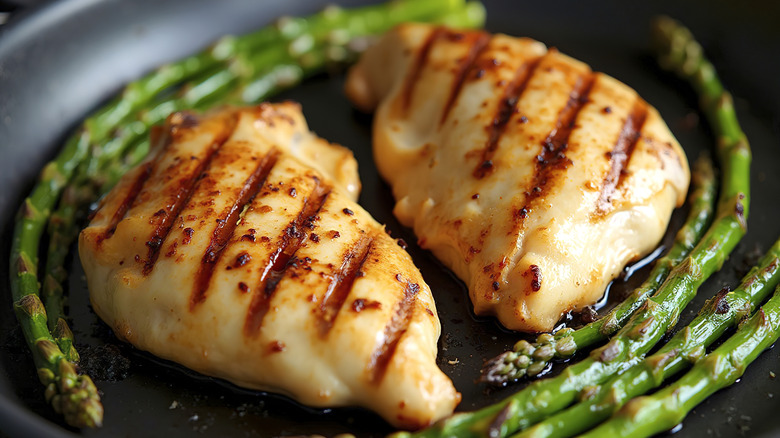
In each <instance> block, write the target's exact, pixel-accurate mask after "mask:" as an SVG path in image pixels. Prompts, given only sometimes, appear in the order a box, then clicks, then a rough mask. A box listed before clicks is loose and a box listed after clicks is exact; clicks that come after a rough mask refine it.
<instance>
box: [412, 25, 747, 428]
mask: <svg viewBox="0 0 780 438" xmlns="http://www.w3.org/2000/svg"><path fill="white" fill-rule="evenodd" d="M656 38H657V41H658V46H659V50H660V51H661V53H662V55H661V56H662V58H663V59H664V62H665V63H666V65H667V66H668V67H670V68H672V69H674V70H676V71H678V73H680V74H682V75H684V77H686V78H688V79H689V80H690V81H691V82H692V84H693V85H694V87H695V88H696V90H697V92H699V93H700V96H701V104H702V107H703V109H704V112H705V114H706V115H707V118H708V120H709V122H710V125H711V126H712V128H713V130H714V131H715V134H716V137H717V154H718V158H719V162H720V166H721V193H720V196H719V200H718V208H717V214H716V218H715V221H714V222H713V224H712V225H711V226H710V228H709V230H707V233H706V234H705V235H704V237H703V238H702V240H701V241H700V242H699V243H698V244H697V245H696V247H695V248H694V249H693V251H691V253H690V254H689V255H688V257H686V258H685V259H684V260H683V262H682V263H680V264H679V265H677V266H676V267H675V268H674V269H673V270H672V272H671V273H670V274H669V276H668V277H667V279H666V280H665V281H664V283H663V284H662V285H661V287H660V288H659V289H658V291H657V292H656V293H655V294H654V295H653V296H652V297H650V298H649V299H648V300H647V301H646V302H645V304H644V305H643V306H642V308H641V309H640V310H639V311H638V312H637V313H636V314H634V315H633V316H632V317H631V319H630V321H629V322H628V324H627V325H626V326H625V327H623V328H622V329H621V330H620V331H618V332H617V333H616V334H615V335H614V336H613V337H612V339H611V340H610V341H609V342H608V343H607V344H606V345H605V346H603V347H601V348H599V349H597V350H594V351H593V352H592V353H591V355H590V357H588V358H587V359H585V360H583V361H581V362H579V363H576V364H574V365H570V366H569V367H568V368H566V369H565V370H563V372H562V373H561V374H560V375H558V376H556V377H553V378H550V379H545V380H539V381H536V382H534V383H532V384H531V385H529V386H528V387H526V388H525V389H524V390H522V391H519V392H517V393H516V394H514V395H512V396H510V397H508V398H507V399H505V400H504V401H502V402H499V403H497V404H495V405H492V406H488V407H486V408H483V409H480V410H478V411H475V412H471V413H461V414H456V415H454V416H452V417H450V418H449V419H445V420H442V421H440V422H439V423H437V424H435V425H433V426H432V427H430V428H428V429H425V430H423V431H420V432H418V433H417V434H414V435H409V434H400V436H424V437H438V436H453V437H454V436H457V437H466V436H474V437H476V436H480V435H489V436H490V437H503V436H507V435H508V434H511V433H514V432H516V431H518V430H520V429H524V428H527V427H529V426H531V425H533V424H535V423H537V422H539V421H541V420H543V419H544V418H546V417H547V416H550V415H552V414H554V413H556V412H558V411H560V410H562V409H564V408H566V407H567V406H569V405H570V404H572V403H573V402H574V401H575V400H576V397H577V394H578V393H579V392H580V391H582V390H583V389H585V388H587V387H589V386H593V385H598V384H600V383H603V382H604V381H606V380H607V379H608V378H610V377H611V376H613V375H615V374H618V373H620V372H622V371H624V370H626V369H628V368H630V367H631V366H632V365H634V364H636V363H638V362H639V361H640V360H641V358H642V357H643V356H644V355H645V354H646V353H647V352H648V351H649V350H650V349H651V348H652V347H653V346H654V345H655V344H656V343H657V342H658V341H659V340H660V338H661V336H663V334H664V333H665V332H666V331H667V330H669V329H670V328H671V327H674V325H675V324H676V323H677V320H678V318H679V315H680V313H681V312H682V309H684V308H685V306H686V305H687V304H688V303H689V302H690V300H691V299H693V297H694V296H695V294H696V290H697V289H698V287H699V286H700V285H701V284H702V283H703V282H704V281H705V280H706V279H707V278H708V277H709V276H710V275H712V273H713V272H715V271H716V270H718V269H720V267H721V266H722V265H723V262H724V261H725V260H726V258H727V257H728V255H729V254H730V253H731V251H732V250H733V249H734V247H735V246H736V244H737V243H738V242H739V240H740V239H741V238H742V236H743V235H744V234H745V231H746V227H747V224H746V220H747V214H748V210H749V208H748V207H749V201H750V196H749V183H750V181H749V179H750V178H749V176H750V147H749V145H748V142H747V138H746V137H745V135H744V133H743V132H742V129H741V128H740V126H739V122H738V121H737V118H736V114H735V112H734V107H733V105H732V102H731V98H730V96H729V94H728V93H727V92H726V91H725V90H724V89H723V86H722V84H721V83H720V80H719V79H718V77H717V75H716V74H715V71H714V68H713V67H712V65H711V64H710V63H709V62H708V61H707V60H705V59H704V58H703V55H702V51H701V48H700V47H699V46H698V44H697V43H696V42H695V41H694V40H693V39H692V37H691V36H690V32H688V31H687V30H685V29H684V28H682V27H678V26H677V25H676V23H674V22H671V21H669V20H668V19H666V20H661V21H659V22H658V23H657V24H656ZM691 47H698V48H699V49H698V50H695V49H692V48H691Z"/></svg>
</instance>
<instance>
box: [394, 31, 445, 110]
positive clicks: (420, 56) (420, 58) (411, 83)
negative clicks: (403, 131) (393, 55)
mask: <svg viewBox="0 0 780 438" xmlns="http://www.w3.org/2000/svg"><path fill="white" fill-rule="evenodd" d="M445 32H446V30H445V29H444V28H443V27H437V28H436V29H434V30H433V31H432V32H431V33H430V34H428V37H427V38H426V39H425V42H424V43H423V45H422V47H420V51H419V52H418V53H417V58H416V59H415V61H414V65H413V66H412V69H411V70H410V71H409V75H408V76H407V77H406V81H405V82H404V90H403V95H402V96H403V101H402V103H403V110H404V113H406V112H407V111H408V110H409V105H410V104H411V102H412V93H413V92H414V87H415V85H417V81H418V80H419V79H420V74H422V70H423V67H425V64H426V63H427V62H428V56H429V55H430V52H431V47H433V43H434V42H435V41H436V40H437V39H439V37H440V36H441V35H443V34H444V33H445Z"/></svg>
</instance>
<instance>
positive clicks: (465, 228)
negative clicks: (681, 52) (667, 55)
mask: <svg viewBox="0 0 780 438" xmlns="http://www.w3.org/2000/svg"><path fill="white" fill-rule="evenodd" d="M346 89H347V94H348V96H349V97H350V98H351V99H352V100H353V102H354V103H355V104H356V105H357V106H358V107H360V108H362V109H364V110H369V111H370V110H374V109H376V114H375V117H374V131H373V143H374V157H375V160H376V164H377V167H378V168H379V171H380V173H381V174H382V176H383V177H384V178H385V179H386V180H387V181H388V182H389V183H390V185H391V186H392V190H393V194H394V196H395V197H396V200H397V203H396V206H395V214H396V216H397V217H398V219H399V220H400V221H401V222H402V223H403V224H404V225H407V226H409V227H413V228H414V231H415V233H416V234H417V236H418V239H419V244H420V245H421V246H422V247H424V248H427V249H430V250H431V251H432V252H433V253H434V254H435V255H436V256H437V257H438V258H439V259H441V260H442V261H443V262H444V263H445V264H446V265H447V266H449V267H450V268H451V269H452V270H453V271H455V273H456V274H457V275H458V276H459V277H460V278H461V279H463V280H464V281H465V282H466V283H467V285H468V288H469V292H470V295H471V299H472V302H473V304H474V309H475V311H476V313H477V314H495V315H497V316H498V318H499V319H500V321H501V322H502V323H503V324H504V325H505V326H506V327H508V328H510V329H516V330H523V331H531V332H540V331H548V330H551V329H552V328H553V327H554V325H555V324H556V322H557V321H558V320H559V318H560V317H561V316H562V315H563V314H564V313H565V312H567V311H570V310H574V309H579V308H581V307H583V306H585V305H588V304H591V303H593V302H595V301H596V300H597V299H598V298H599V297H601V296H602V294H603V293H604V289H605V287H606V285H607V284H608V283H609V281H611V280H612V279H613V278H614V277H615V276H616V275H617V274H618V273H619V272H620V271H621V269H622V268H623V266H624V265H625V264H626V263H627V262H629V261H631V260H634V259H637V258H638V257H640V256H642V255H644V254H646V253H648V252H649V251H650V250H651V249H652V248H654V247H655V246H656V245H657V244H658V242H659V240H660V239H661V237H662V236H663V233H664V231H665V229H666V227H667V225H668V221H669V217H670V214H671V212H672V210H673V208H674V206H675V205H680V204H681V203H682V202H683V201H684V197H685V193H686V191H687V187H688V183H689V179H690V174H689V169H688V163H687V160H686V157H685V154H684V153H683V151H682V149H681V148H680V145H679V144H678V143H677V141H676V140H675V138H674V137H673V136H672V134H671V133H670V132H669V129H668V128H667V126H666V125H665V124H664V122H663V121H662V120H661V118H660V116H659V115H658V112H657V111H656V110H655V109H654V108H652V107H651V106H650V105H648V104H647V103H646V102H645V101H644V100H642V99H641V98H640V97H639V96H638V95H637V93H636V92H635V91H634V90H632V89H630V88H629V87H628V86H626V85H624V84H622V83H620V82H618V81H617V80H615V79H613V78H611V77H609V76H607V75H605V74H603V73H595V72H593V71H591V69H590V68H589V67H588V66H587V65H586V64H584V63H582V62H579V61H577V60H574V59H572V58H570V57H568V56H565V55H563V54H561V53H559V52H558V51H557V50H555V49H549V50H548V49H547V48H546V47H545V46H544V45H543V44H542V43H540V42H538V41H534V40H531V39H528V38H513V37H509V36H506V35H492V36H491V35H489V34H487V33H484V32H479V31H464V32H461V31H453V30H449V29H446V28H442V27H434V26H431V25H418V24H409V25H402V26H400V27H398V28H396V29H395V30H393V31H391V32H389V33H388V34H387V35H385V36H384V37H383V38H382V39H381V40H380V41H379V42H378V43H377V44H376V45H375V46H374V47H372V48H370V49H369V50H368V51H367V52H366V53H365V54H364V55H363V57H362V58H361V60H360V61H359V63H358V64H357V65H356V66H355V67H353V69H352V70H351V72H350V74H349V77H348V80H347V85H346Z"/></svg>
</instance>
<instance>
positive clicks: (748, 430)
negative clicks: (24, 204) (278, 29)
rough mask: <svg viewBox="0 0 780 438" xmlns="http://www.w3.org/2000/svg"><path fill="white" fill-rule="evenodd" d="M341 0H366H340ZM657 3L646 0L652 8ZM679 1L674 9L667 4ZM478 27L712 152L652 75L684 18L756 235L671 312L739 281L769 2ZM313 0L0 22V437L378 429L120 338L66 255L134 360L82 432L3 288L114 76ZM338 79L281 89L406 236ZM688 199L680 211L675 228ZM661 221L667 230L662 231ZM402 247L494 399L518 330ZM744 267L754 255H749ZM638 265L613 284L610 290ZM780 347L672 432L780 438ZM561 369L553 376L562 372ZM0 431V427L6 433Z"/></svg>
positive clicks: (477, 389) (777, 94)
mask: <svg viewBox="0 0 780 438" xmlns="http://www.w3.org/2000/svg"><path fill="white" fill-rule="evenodd" d="M340 3H342V4H344V5H346V6H351V5H356V4H358V3H361V2H360V1H349V0H345V1H343V2H340ZM651 3H652V4H651ZM677 3H680V4H677ZM485 4H486V7H487V11H488V21H487V25H486V27H487V28H488V29H489V30H491V31H494V32H504V33H508V34H512V35H518V36H530V37H533V38H536V39H539V40H541V41H543V42H545V43H547V44H548V45H549V46H556V47H558V48H559V50H561V51H562V52H564V53H566V54H569V55H572V56H574V57H576V58H579V59H581V60H583V61H585V62H587V63H589V64H591V66H593V68H594V69H595V70H599V71H604V72H606V73H608V74H610V75H612V76H615V77H617V78H618V79H620V80H622V81H623V82H626V83H627V84H629V85H630V86H632V87H634V88H635V89H637V91H638V92H639V93H640V95H642V96H643V97H644V98H645V99H646V100H647V101H648V102H650V103H651V104H652V105H654V106H656V107H657V108H658V109H659V111H660V112H661V114H662V116H663V117H664V118H665V120H666V121H667V123H668V124H669V125H670V127H671V129H672V131H673V132H674V133H675V135H676V136H677V137H678V139H679V140H680V143H682V144H683V147H684V148H685V150H686V152H687V154H688V156H689V158H690V159H691V160H693V159H695V158H696V157H697V156H698V155H699V154H700V153H701V152H703V151H707V150H710V145H711V144H712V141H713V140H712V138H711V136H710V135H709V133H708V132H709V131H708V127H707V126H706V124H705V123H704V122H703V121H701V122H700V121H698V117H697V112H696V106H697V101H696V98H695V96H694V95H693V94H692V93H691V92H689V91H688V89H687V87H686V86H685V84H683V83H681V82H680V81H678V80H677V79H675V78H673V77H672V76H670V75H668V74H666V73H664V72H661V71H660V70H658V69H657V68H656V67H655V65H654V63H653V60H652V57H651V56H650V55H649V51H648V48H647V46H648V44H647V40H648V23H649V20H650V18H651V17H652V16H653V15H655V14H657V13H660V12H663V13H667V14H669V15H672V16H673V17H675V18H678V19H680V20H682V21H683V22H684V23H686V24H687V25H688V26H689V27H691V29H692V30H693V31H694V34H696V36H697V37H698V39H699V40H700V41H702V42H703V44H704V46H705V49H706V50H707V51H708V54H709V56H710V57H711V59H712V60H713V61H714V63H715V65H716V68H717V69H718V70H719V72H720V73H721V76H722V77H723V80H724V82H725V84H726V86H727V88H729V89H730V90H731V91H732V92H733V94H734V95H735V98H736V106H737V111H738V114H739V117H740V120H741V122H742V124H743V127H744V130H745V132H746V133H747V135H748V137H749V139H750V141H751V143H752V147H753V154H754V161H753V163H754V164H753V168H752V175H751V180H752V190H753V204H752V212H751V216H750V219H749V232H748V234H747V236H746V237H745V238H744V239H743V241H742V242H741V243H740V245H739V246H738V247H737V249H736V251H735V252H734V253H733V254H732V257H731V258H730V260H729V261H728V262H727V263H726V265H724V267H723V269H722V270H721V271H720V272H719V273H717V274H715V275H713V277H712V278H711V279H710V280H709V281H707V282H706V283H705V284H704V286H703V287H702V288H701V289H700V291H699V295H698V297H697V298H696V299H695V301H694V302H693V303H692V304H691V305H690V306H689V307H688V309H686V311H685V312H684V313H683V315H682V321H681V324H685V323H687V322H688V321H690V320H691V319H692V317H693V316H694V315H695V313H696V312H697V311H698V309H699V308H700V307H701V305H702V304H703V302H704V300H706V299H707V298H709V297H711V296H712V295H713V294H714V293H715V292H717V291H718V290H719V289H720V288H721V287H723V286H724V285H732V286H734V285H736V283H737V281H738V279H739V277H740V276H741V275H743V274H744V272H745V266H749V263H750V262H751V261H753V260H755V257H756V254H757V253H761V252H762V251H764V250H766V249H767V248H768V247H769V246H770V245H771V244H772V243H773V242H774V241H775V239H777V238H778V236H780V221H778V219H777V218H778V217H780V202H778V201H780V195H778V187H780V171H779V170H780V169H779V167H780V132H779V131H780V126H779V120H780V119H779V118H778V116H779V115H780V81H777V79H776V77H777V72H778V70H779V69H780V27H778V26H777V23H778V22H780V7H779V6H777V5H775V4H774V3H772V2H769V1H767V2H752V3H751V6H750V7H747V6H739V4H738V3H735V2H727V1H710V2H707V1H689V2H673V1H662V2H655V3H653V2H641V3H632V4H630V5H628V4H625V3H624V2H619V1H612V0H603V1H595V2H563V1H547V2H517V1H509V0H506V1H490V0H486V1H485ZM322 6H324V2H321V1H299V0H264V1H262V2H258V1H255V0H222V1H219V2H217V1H208V0H166V1H158V0H135V1H118V0H64V1H59V2H52V3H48V4H45V5H44V6H42V7H39V8H37V9H34V10H26V11H24V12H22V13H20V14H17V15H16V16H15V17H14V18H13V19H12V22H11V23H10V24H8V25H6V26H4V28H2V29H0V157H2V159H1V160H0V186H2V190H0V224H1V225H2V228H1V229H0V230H2V233H3V235H2V237H3V238H2V248H0V432H2V433H5V434H7V435H9V436H57V437H60V436H71V434H81V435H84V436H96V437H97V436H101V437H121V436H168V437H173V436H180V435H181V436H183V435H191V434H192V433H193V432H194V433H199V434H200V435H202V436H278V435H295V434H307V435H308V434H322V435H326V436H330V435H334V434H336V433H340V432H352V433H355V434H357V435H359V436H383V435H384V434H386V433H387V432H389V431H390V429H389V426H387V425H386V424H385V423H384V422H383V421H382V420H381V419H379V418H378V417H377V416H376V415H374V414H372V413H370V412H367V411H365V410H361V409H335V410H332V411H319V410H310V409H307V408H304V407H301V406H300V405H298V404H296V403H294V402H292V401H290V400H289V399H286V398H284V397H279V396H274V395H269V394H264V393H258V392H254V391H246V390H242V389H239V388H236V387H235V386H232V385H230V384H226V383H224V382H221V381H218V380H215V379H210V378H206V377H202V376H199V375H197V374H195V373H192V372H190V371H187V370H185V369H183V368H182V367H179V366H177V365H174V364H171V363H168V362H164V361H161V360H158V359H156V358H154V357H152V356H151V355H148V354H146V353H143V352H140V351H137V350H135V349H133V348H132V347H129V346H127V345H123V344H122V343H121V342H119V341H118V340H117V339H116V338H115V337H114V336H113V335H112V334H111V332H110V330H109V329H108V328H107V327H106V326H105V325H104V324H103V323H102V322H100V321H99V320H98V319H97V317H96V316H95V315H94V314H93V313H92V312H91V310H90V308H89V306H88V298H87V290H86V284H85V281H84V278H83V273H82V271H81V267H80V264H79V262H78V259H77V258H76V257H74V258H73V259H72V260H71V261H70V262H69V266H70V277H69V289H70V295H71V301H70V303H71V315H72V316H73V319H74V320H73V325H72V327H73V329H74V332H75V335H76V339H77V342H80V343H82V344H84V346H83V347H82V348H83V349H87V348H88V347H89V346H91V347H97V346H104V345H109V344H110V345H116V346H117V347H118V348H119V353H120V354H121V355H122V356H124V357H126V358H127V359H129V369H128V370H127V377H125V378H123V379H121V380H117V381H101V380H98V381H97V382H96V383H97V386H98V387H99V388H100V390H101V391H102V392H103V401H104V404H105V409H106V415H105V425H104V426H103V428H101V429H98V430H84V431H78V430H74V429H70V428H67V427H65V426H63V423H62V422H61V421H60V420H59V419H58V417H57V415H56V414H54V413H53V411H52V410H51V409H50V408H49V407H48V406H47V405H46V404H45V402H44V401H43V388H42V387H41V385H40V384H39V383H38V381H37V377H36V376H35V373H34V366H33V364H32V360H31V358H30V356H29V353H28V351H27V350H26V347H25V345H24V342H23V338H22V336H21V333H20V331H19V329H18V328H17V323H16V320H15V318H14V315H13V312H12V307H11V298H10V291H9V287H8V272H7V269H6V267H7V266H8V251H9V247H10V235H11V230H12V227H13V217H14V214H15V211H16V209H17V206H18V205H19V203H20V202H21V201H22V199H24V197H25V196H26V195H27V193H28V192H29V190H30V189H31V187H32V184H33V182H34V179H35V177H36V175H37V173H38V171H39V169H40V168H41V167H42V165H43V164H44V163H45V162H46V161H48V159H50V158H51V157H53V156H54V154H55V153H56V151H57V150H58V148H59V146H60V144H61V142H62V140H63V139H64V138H65V137H66V136H67V134H68V133H69V131H70V130H72V129H73V128H74V127H75V126H77V124H78V123H79V121H80V120H81V119H83V118H84V117H85V116H86V115H87V114H88V113H89V112H90V111H91V110H93V109H95V108H97V107H98V106H99V104H100V103H101V102H103V101H105V100H106V99H108V98H109V97H111V96H112V95H113V94H114V93H116V92H117V91H118V90H119V89H120V88H121V86H122V84H124V83H126V82H128V81H129V80H132V79H134V78H136V77H138V76H140V75H141V74H143V73H144V72H146V71H149V70H150V69H152V68H154V67H155V66H157V65H160V64H162V63H164V62H167V61H171V60H174V59H178V58H180V57H183V56H185V55H187V54H190V53H192V52H194V51H197V50H198V49H200V48H202V47H203V46H205V45H206V44H208V43H209V42H211V41H213V40H214V39H216V38H217V37H219V36H221V35H223V34H228V33H244V32H247V31H250V30H252V29H255V28H258V27H260V26H263V25H265V24H267V23H269V22H270V21H271V20H272V19H273V18H275V17H278V16H280V15H283V14H295V15H300V14H307V13H311V12H314V11H316V10H319V9H320V8H321V7H322ZM342 85H343V75H340V74H334V75H330V76H322V77H317V78H314V79H312V80H309V81H307V82H306V83H304V84H303V85H301V86H299V87H297V88H296V89H294V90H292V91H289V92H287V93H285V94H284V95H282V96H279V97H278V98H277V99H293V100H298V101H300V102H301V103H302V105H303V109H304V113H305V114H306V116H307V118H308V121H309V124H310V126H311V128H312V129H313V130H314V131H316V132H317V133H318V134H319V135H321V136H323V137H325V138H327V139H329V140H331V141H334V142H337V143H341V144H343V145H345V146H347V147H350V148H352V149H353V150H354V151H355V155H356V157H357V159H358V161H359V163H360V173H361V177H362V181H363V193H362V195H361V199H360V201H361V203H362V205H363V206H364V207H366V209H368V210H369V211H370V212H371V213H372V214H373V215H374V216H375V217H376V218H377V219H378V220H379V221H380V222H383V223H386V224H387V226H388V228H389V229H390V230H392V232H393V235H394V236H396V237H403V238H404V239H405V240H406V241H407V242H410V243H412V242H415V240H416V239H415V238H414V236H413V235H412V234H411V231H410V230H408V229H404V228H403V227H401V226H400V225H399V224H398V222H397V221H396V220H395V219H394V218H393V216H392V212H391V210H392V205H393V200H392V197H391V194H390V190H389V188H388V186H387V185H386V184H385V183H383V182H382V181H381V180H380V179H379V176H378V175H377V172H376V169H375V167H374V164H373V162H372V157H371V152H370V123H371V119H370V117H368V116H365V115H361V114H358V113H356V112H355V111H353V110H352V108H351V107H350V105H349V103H348V102H347V101H346V99H345V98H344V97H343V95H342V92H341V89H342ZM684 214H685V212H684V211H678V212H676V213H675V216H674V217H673V222H672V226H671V229H670V230H671V231H674V230H675V229H676V228H677V227H679V225H680V222H681V219H682V218H683V217H684ZM671 235H673V233H672V232H670V233H667V238H666V239H665V242H667V243H668V242H669V241H670V236H671ZM409 251H410V253H411V255H412V257H413V258H414V260H415V262H416V264H417V265H418V266H419V267H420V269H421V270H422V272H423V275H424V277H425V279H426V281H427V282H428V283H429V284H430V285H431V288H432V290H433V292H434V296H435V299H436V303H437V307H438V310H439V313H440V317H441V321H442V338H441V340H440V342H439V365H440V366H441V367H442V369H443V370H444V371H445V372H446V373H447V374H448V375H449V376H451V377H452V378H453V380H454V381H455V384H456V386H457V388H458V389H459V390H460V391H461V392H462V393H463V402H462V403H461V405H460V407H459V409H461V410H470V409H474V408H479V407H482V406H485V405H487V404H489V403H491V402H494V401H497V400H499V399H501V398H503V397H505V396H507V395H509V394H510V393H511V392H513V391H515V390H516V389H517V388H519V387H517V386H516V387H513V388H504V389H500V390H492V391H488V390H486V388H485V387H484V386H483V385H481V384H476V383H474V381H475V380H476V378H477V376H478V371H479V368H480V366H481V365H482V362H483V361H484V360H485V359H488V358H490V357H493V356H494V355H496V354H498V353H499V352H501V351H503V350H505V349H507V348H509V347H510V346H511V345H512V344H513V343H514V342H515V341H516V340H517V339H519V336H518V335H516V334H512V333H509V332H507V331H505V330H503V329H501V328H500V327H499V326H498V324H497V323H495V322H494V321H493V320H492V319H490V318H477V317H474V316H473V314H472V313H471V310H470V303H469V300H468V295H467V292H466V290H465V288H464V286H463V284H462V283H461V282H459V281H458V280H457V279H456V278H455V277H454V276H453V275H452V274H451V273H450V272H449V271H448V270H446V269H445V268H443V267H442V266H441V265H440V264H439V263H438V262H437V261H436V260H435V259H434V258H433V257H432V256H431V255H430V254H429V253H427V252H426V251H423V250H421V249H419V248H418V247H417V246H416V245H414V244H411V245H410V248H409ZM746 263H747V264H746ZM643 273H646V270H642V271H640V272H639V273H637V274H635V275H633V276H630V277H629V278H628V279H627V280H616V281H615V283H614V284H613V287H612V289H611V293H612V294H613V295H614V294H620V292H621V291H625V290H628V289H630V288H631V287H632V286H635V285H637V284H638V283H639V282H641V280H642V277H643ZM778 359H780V352H779V351H778V349H772V350H770V351H768V352H766V353H764V354H763V355H762V356H761V357H759V358H758V360H756V362H755V363H754V364H753V365H752V366H751V367H750V368H749V369H748V370H747V372H746V373H745V376H744V377H743V379H742V380H741V381H740V382H739V383H737V384H735V385H734V386H733V387H731V388H729V389H726V390H723V391H720V392H718V393H717V394H715V395H714V396H712V397H711V398H709V399H708V400H707V401H706V402H704V403H703V404H702V405H700V406H699V407H697V408H696V409H695V410H694V411H693V412H692V413H691V414H690V415H689V417H688V418H687V419H686V420H685V422H684V423H683V424H682V426H681V428H680V430H679V431H678V432H677V434H676V435H675V436H680V437H698V436H720V437H737V436H761V435H766V436H773V435H775V434H777V433H780V420H779V419H778V418H777V414H776V413H777V412H778V408H780V378H777V379H774V378H772V377H771V376H772V375H773V374H770V372H775V373H778V374H780V365H778V364H780V361H779V360H778ZM562 368H563V365H562V364H558V365H556V366H555V367H554V368H553V370H552V371H551V372H552V373H556V372H559V371H560V370H561V369H562ZM2 433H0V435H1V434H2Z"/></svg>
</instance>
